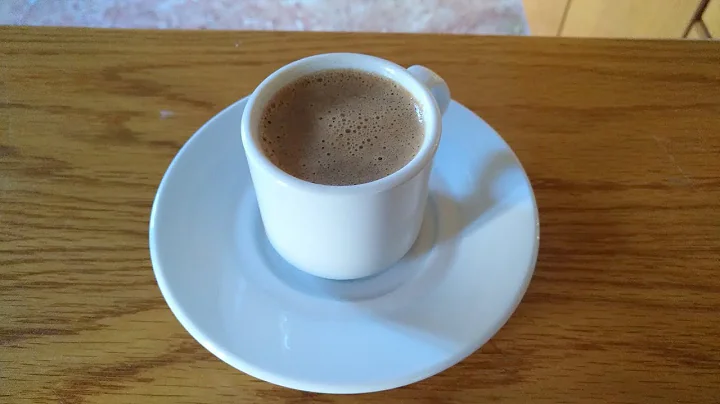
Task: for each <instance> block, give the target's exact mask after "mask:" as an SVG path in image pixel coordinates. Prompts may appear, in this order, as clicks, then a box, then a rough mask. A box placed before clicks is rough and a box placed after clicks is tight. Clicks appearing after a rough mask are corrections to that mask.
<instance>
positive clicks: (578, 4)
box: [561, 0, 702, 38]
mask: <svg viewBox="0 0 720 404" xmlns="http://www.w3.org/2000/svg"><path fill="white" fill-rule="evenodd" d="M701 4H702V0H654V1H646V0H621V1H608V0H571V1H570V6H569V9H568V12H567V17H566V18H565V23H564V24H563V29H562V32H561V35H562V36H568V37H600V38H682V37H683V36H684V33H685V31H686V30H687V28H688V26H689V25H690V23H691V22H692V20H693V17H694V16H695V13H696V11H697V9H698V7H699V6H700V5H701Z"/></svg>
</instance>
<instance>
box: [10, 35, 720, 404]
mask: <svg viewBox="0 0 720 404" xmlns="http://www.w3.org/2000/svg"><path fill="white" fill-rule="evenodd" d="M0 38H2V39H1V41H0V75H1V76H0V85H1V86H2V87H0V107H1V108H0V114H2V115H0V402H3V403H9V404H10V403H12V404H15V403H63V404H76V403H83V404H85V403H103V404H113V403H236V402H243V403H250V402H271V403H280V402H293V403H298V402H308V403H310V402H324V403H334V402H349V403H365V402H380V401H383V402H384V401H388V402H410V400H416V401H414V402H418V403H468V404H470V403H472V404H475V403H489V402H509V403H530V402H532V403H718V402H719V401H720V260H719V257H720V180H719V177H720V43H694V42H693V43H691V42H683V41H672V42H649V41H648V42H638V41H610V40H572V39H542V38H511V37H495V38H483V37H468V36H421V35H357V34H318V33H304V34H300V33H292V34H289V33H239V32H197V31H195V32H171V31H163V32H158V31H151V32H148V31H95V30H84V29H39V28H32V29H30V28H0ZM342 50H345V51H347V50H351V51H356V52H365V53H372V54H375V55H379V56H382V57H386V58H390V59H392V60H394V61H397V62H398V63H401V64H404V65H409V64H412V63H421V64H425V65H427V66H429V67H431V68H433V69H435V70H437V71H438V72H439V73H440V74H442V75H443V76H444V77H445V78H446V79H447V80H448V82H449V84H450V87H451V89H452V91H453V92H454V97H455V98H456V99H457V100H458V101H460V102H461V103H463V104H465V105H466V106H468V107H469V108H471V109H472V110H474V111H476V112H477V113H478V114H480V115H481V116H482V117H484V118H485V119H486V120H487V121H488V122H489V123H490V124H491V125H492V126H494V127H495V128H496V129H497V130H498V132H499V133H500V134H501V135H502V136H503V137H504V138H505V139H506V140H507V141H508V142H509V143H510V145H511V146H512V147H513V149H514V150H515V151H516V152H517V154H518V156H519V158H520V160H521V161H522V162H523V164H524V166H525V168H526V170H527V171H528V173H529V175H530V178H531V179H532V184H533V186H534V188H535V192H536V194H537V200H538V203H539V206H540V217H541V233H542V236H541V247H540V255H539V259H538V264H537V268H536V272H535V276H534V278H533V280H532V283H531V285H530V289H529V290H528V293H527V295H526V296H525V299H524V300H523V302H522V304H521V305H520V307H519V308H518V310H517V312H516V313H515V315H514V316H513V317H512V318H511V319H510V321H509V322H508V323H507V325H506V326H505V327H504V328H503V329H502V330H501V331H500V332H499V333H498V334H497V335H496V336H495V338H493V339H492V341H490V342H489V343H488V344H486V345H485V346H484V347H483V348H482V349H481V350H480V351H479V352H477V353H475V354H474V355H472V356H471V357H469V358H468V359H466V360H465V361H463V362H462V363H460V364H459V365H457V366H455V367H453V368H451V369H449V370H447V371H445V372H443V373H442V374H440V375H438V376H435V377H432V378H430V379H428V380H426V381H423V382H420V383H417V384H415V385H412V386H409V387H405V388H401V389H397V390H393V391H388V392H383V393H376V394H369V395H360V396H323V395H315V394H309V393H303V392H298V391H293V390H288V389H284V388H280V387H275V386H273V385H270V384H267V383H265V382H262V381H259V380H256V379H254V378H252V377H249V376H247V375H244V374H243V373H241V372H238V371H236V370H234V369H232V368H230V367H229V366H227V365H225V364H224V363H222V362H221V361H220V360H218V359H216V358H215V357H213V356H212V355H211V354H210V353H208V352H207V351H205V349H203V348H202V347H201V346H200V345H199V344H198V343H197V342H195V341H194V340H193V339H192V338H191V337H190V336H189V335H188V334H187V333H186V332H185V331H184V330H183V328H182V327H181V326H180V324H179V323H178V322H177V321H176V320H175V318H174V317H173V315H172V314H171V313H170V310H169V309H168V307H167V306H166V304H165V302H164V301H163V298H162V297H161V295H160V292H159V290H158V288H157V286H156V284H155V280H154V277H153V273H152V270H151V266H150V260H149V256H148V247H147V227H148V215H149V212H150V206H151V203H152V200H153V196H154V194H155V189H156V186H157V185H158V183H159V181H160V179H161V177H162V175H163V173H164V172H165V169H166V168H167V166H168V163H169V162H170V160H171V159H172V157H173V155H174V154H175V153H176V152H177V151H178V149H179V148H180V146H181V145H182V144H183V142H185V140H187V139H188V137H189V136H190V135H191V134H192V133H193V132H194V131H195V130H196V129H197V128H198V127H199V126H200V125H201V124H202V123H203V122H205V121H206V120H207V119H208V118H210V117H211V116H213V115H214V114H215V113H217V112H218V111H220V110H221V109H222V108H223V107H225V106H226V105H228V104H230V103H231V102H233V101H234V100H236V99H238V98H240V97H242V96H244V95H246V94H248V93H249V92H250V91H251V90H252V89H253V87H254V86H255V85H257V84H258V83H259V81H260V80H261V79H262V78H264V77H265V76H266V75H268V74H269V73H270V72H272V71H273V70H275V69H276V68H278V67H280V66H282V65H283V64H285V63H287V62H289V61H291V60H294V59H297V58H300V57H302V56H306V55H311V54H314V53H320V52H328V51H342Z"/></svg>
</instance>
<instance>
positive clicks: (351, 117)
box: [260, 69, 424, 185]
mask: <svg viewBox="0 0 720 404" xmlns="http://www.w3.org/2000/svg"><path fill="white" fill-rule="evenodd" d="M420 111H421V109H420V107H419V105H418V102H417V101H416V100H415V98H414V97H413V96H412V95H411V94H410V93H409V92H407V91H406V90H405V89H404V88H402V87H400V86H399V85H398V84H396V83H395V82H393V81H392V80H389V79H387V78H384V77H381V76H378V75H374V74H371V73H366V72H362V71H358V70H351V69H338V70H326V71H322V72H319V73H315V74H311V75H308V76H304V77H302V78H300V79H298V80H296V81H294V82H292V83H290V84H288V85H287V86H285V87H283V88H282V89H281V90H280V91H279V92H278V93H277V94H275V96H274V97H273V99H272V100H270V102H269V103H268V105H267V107H266V108H265V110H264V111H263V115H262V121H261V125H260V140H261V142H260V143H261V146H262V149H263V152H264V153H265V155H266V156H267V157H268V158H269V159H270V160H271V161H272V162H273V163H274V164H275V165H276V166H278V167H279V168H280V169H282V170H283V171H285V172H287V173H288V174H290V175H292V176H294V177H297V178H300V179H302V180H305V181H310V182H314V183H317V184H325V185H354V184H363V183H367V182H371V181H374V180H377V179H380V178H383V177H385V176H387V175H389V174H392V173H393V172H395V171H397V170H399V169H400V168H402V167H403V166H405V165H406V164H407V163H408V162H409V161H410V160H412V158H413V157H414V156H415V155H416V154H417V152H418V150H419V149H420V145H421V144H422V142H423V132H424V129H423V127H424V123H423V117H422V114H421V112H420Z"/></svg>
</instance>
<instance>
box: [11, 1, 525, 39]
mask: <svg viewBox="0 0 720 404" xmlns="http://www.w3.org/2000/svg"><path fill="white" fill-rule="evenodd" d="M0 24H15V25H54V26H82V27H106V28H182V29H244V30H303V31H310V30H312V31H372V32H446V33H468V34H501V35H502V34H504V35H508V34H526V33H527V25H526V21H525V16H524V14H523V8H522V2H521V0H0Z"/></svg>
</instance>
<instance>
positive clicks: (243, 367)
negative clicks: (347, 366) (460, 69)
mask: <svg viewBox="0 0 720 404" xmlns="http://www.w3.org/2000/svg"><path fill="white" fill-rule="evenodd" d="M249 98H250V96H249V95H248V96H246V97H243V98H241V99H239V100H237V101H235V102H233V103H232V104H230V105H228V106H227V107H225V108H223V109H222V110H221V111H220V112H218V113H217V114H215V115H214V116H213V117H212V118H210V119H209V120H207V121H206V122H205V123H204V124H203V125H202V126H200V127H199V128H198V129H197V130H196V131H195V132H194V133H193V134H192V136H190V138H188V140H187V141H186V142H185V143H184V144H183V146H182V147H181V148H180V149H179V150H178V152H177V153H176V154H175V156H174V157H173V159H172V161H171V162H170V164H169V165H168V167H167V169H166V170H165V173H164V174H163V177H162V180H161V181H160V184H159V186H158V188H157V191H156V194H155V197H154V198H153V204H152V208H151V211H150V220H149V231H148V238H149V249H150V261H151V264H152V268H153V274H154V276H155V280H156V282H157V283H158V287H159V289H160V292H161V294H162V296H163V298H164V299H165V301H166V303H167V305H168V307H169V308H170V311H171V312H172V313H173V315H174V316H175V318H176V319H177V320H178V322H179V323H180V324H181V325H182V326H183V328H185V330H186V331H187V332H188V333H189V334H190V335H191V336H192V337H193V338H194V339H195V340H196V341H197V342H198V343H199V344H200V345H201V346H203V347H204V348H205V349H207V350H208V351H209V352H210V353H212V354H213V355H214V356H215V357H217V358H218V359H220V360H221V361H223V362H225V363H226V364H228V365H230V366H231V367H233V368H235V369H236V370H239V371H241V372H244V373H246V374H248V375H250V376H252V377H255V378H257V379H260V380H263V381H266V382H269V383H272V384H275V385H278V386H282V387H286V388H291V389H296V390H302V391H307V392H315V393H328V394H361V393H372V392H378V391H384V390H390V389H394V388H399V387H403V386H407V385H410V384H413V383H416V382H419V381H422V380H424V379H427V378H429V377H432V376H434V375H437V374H439V373H441V372H443V371H445V370H447V369H449V368H450V367H452V366H454V365H456V364H457V363H459V362H461V361H462V360H464V359H466V358H467V357H469V356H470V355H472V354H473V353H474V352H476V351H477V350H479V349H480V348H481V347H482V346H483V345H485V344H486V343H487V342H488V341H489V340H490V339H492V338H493V337H494V336H495V335H496V334H497V332H498V331H499V330H500V329H501V328H502V327H503V326H504V325H505V324H506V323H507V322H508V320H509V319H510V318H511V317H512V315H513V314H514V313H515V311H516V310H517V308H518V306H519V305H520V302H521V301H522V299H523V298H524V296H525V294H526V293H527V289H528V287H529V285H530V281H531V279H532V277H533V275H534V272H535V268H536V266H537V259H538V255H539V249H540V220H539V210H538V205H537V200H536V197H535V192H534V190H533V187H532V183H531V182H530V178H529V176H528V174H527V171H526V170H525V168H524V166H523V165H522V162H521V161H520V159H518V157H517V155H516V154H515V152H514V150H512V148H511V147H510V145H509V144H508V143H507V142H506V141H505V139H503V138H502V136H500V134H499V133H497V131H495V133H496V135H497V136H498V138H499V139H500V141H501V142H503V144H504V145H505V147H506V149H507V150H508V151H509V152H510V153H511V154H512V156H513V157H514V158H515V161H516V162H517V164H518V165H519V166H520V168H521V169H522V174H523V176H524V179H525V182H526V184H527V185H528V188H529V191H530V192H529V194H530V200H531V201H532V208H533V223H534V227H535V235H534V245H533V251H532V257H531V258H530V260H529V262H528V269H527V272H526V274H525V278H524V279H523V282H522V284H521V285H519V289H518V292H517V293H516V296H515V301H514V302H513V305H512V306H511V307H510V306H508V308H507V310H506V311H505V316H503V318H501V319H500V320H499V321H498V322H497V324H496V326H495V327H494V328H492V329H491V328H488V330H487V332H485V333H483V334H482V335H479V338H478V340H477V341H475V343H474V344H468V347H467V348H466V349H465V350H463V351H461V352H459V353H456V354H455V355H452V356H451V357H449V358H448V359H447V360H445V361H443V362H440V363H437V364H435V365H434V366H431V367H429V368H426V369H424V371H422V372H420V373H417V374H414V375H412V376H411V377H406V378H402V379H393V380H388V381H384V382H383V383H372V384H353V385H350V384H346V385H332V384H324V383H318V382H314V381H303V380H298V379H297V378H287V377H285V376H283V375H279V374H277V373H273V372H269V371H265V370H263V369H261V368H258V367H256V366H255V365H252V364H250V363H248V362H247V361H245V360H244V359H242V357H240V356H238V355H237V354H234V353H232V352H229V351H228V350H227V349H225V348H223V347H220V346H217V345H216V343H215V341H214V340H213V339H212V338H210V337H208V335H207V334H206V333H205V332H204V331H203V330H202V329H200V327H197V326H196V325H195V322H194V321H193V320H192V319H191V318H190V317H189V316H188V315H187V314H186V313H185V311H184V310H183V309H182V306H181V305H180V304H179V303H178V301H177V299H176V298H175V296H174V294H173V292H172V288H171V287H170V286H169V285H168V282H167V280H166V277H165V273H166V271H165V270H164V269H163V266H162V264H161V259H160V257H158V247H157V236H156V232H157V230H156V218H157V216H158V209H159V206H161V205H163V203H162V200H163V199H164V195H165V194H166V193H165V192H164V191H165V188H166V187H167V182H168V181H169V179H168V178H169V173H171V172H172V171H173V169H174V167H175V166H176V165H177V164H178V162H179V161H180V160H182V157H183V155H184V154H186V153H187V151H188V150H189V149H190V148H191V147H192V144H193V143H194V142H197V140H198V139H199V138H200V135H201V134H202V133H204V132H205V131H206V130H207V128H208V127H209V126H211V125H212V124H213V123H214V122H215V121H216V120H219V119H221V118H222V117H223V116H224V115H225V114H228V113H229V112H230V111H231V110H233V109H235V108H240V107H242V108H243V114H244V113H245V111H244V108H245V106H244V105H242V104H245V105H247V102H248V100H249ZM452 102H455V103H457V104H459V105H460V106H462V107H463V108H466V107H464V105H463V104H461V103H459V102H457V101H456V100H451V103H452ZM466 109H467V108H466ZM470 111H471V110H470ZM471 112H472V113H473V114H474V115H475V117H476V118H477V119H480V120H482V118H481V117H480V116H479V115H477V114H476V113H475V112H474V111H471ZM488 126H489V124H488ZM493 130H494V129H493Z"/></svg>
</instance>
